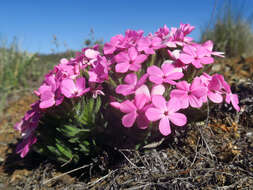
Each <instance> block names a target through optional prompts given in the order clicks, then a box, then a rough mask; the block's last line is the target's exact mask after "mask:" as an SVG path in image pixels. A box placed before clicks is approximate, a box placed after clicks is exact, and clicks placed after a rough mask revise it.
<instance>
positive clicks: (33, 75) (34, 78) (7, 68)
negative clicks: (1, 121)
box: [0, 38, 74, 117]
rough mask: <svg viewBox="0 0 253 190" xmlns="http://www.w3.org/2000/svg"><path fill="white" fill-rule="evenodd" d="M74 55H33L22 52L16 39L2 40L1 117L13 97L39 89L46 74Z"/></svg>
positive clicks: (0, 65) (70, 53) (0, 75)
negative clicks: (63, 59)
mask: <svg viewBox="0 0 253 190" xmlns="http://www.w3.org/2000/svg"><path fill="white" fill-rule="evenodd" d="M73 55H74V52H73V51H67V52H65V53H58V54H50V55H43V54H31V53H27V52H25V51H22V50H21V48H20V47H19V45H18V40H17V39H16V38H14V39H13V40H12V41H11V42H8V40H5V39H2V38H0V97H1V98H0V117H1V116H3V109H4V108H5V107H6V106H7V103H8V101H9V100H10V98H11V97H13V96H14V95H15V94H19V93H20V94H24V93H25V92H27V91H32V90H33V89H34V88H37V87H38V84H39V83H41V82H42V80H43V77H44V74H46V73H47V72H48V71H49V70H50V69H52V68H53V66H54V65H55V64H56V63H57V62H58V61H59V60H60V59H61V58H63V57H66V58H69V57H71V56H73Z"/></svg>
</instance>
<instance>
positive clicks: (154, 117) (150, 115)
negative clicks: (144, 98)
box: [145, 108, 163, 121]
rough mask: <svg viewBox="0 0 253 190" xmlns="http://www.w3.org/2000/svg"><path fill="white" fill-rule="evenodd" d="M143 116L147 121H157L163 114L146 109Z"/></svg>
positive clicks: (155, 109)
mask: <svg viewBox="0 0 253 190" xmlns="http://www.w3.org/2000/svg"><path fill="white" fill-rule="evenodd" d="M145 115H146V116H147V118H148V120H149V121H157V120H159V119H161V118H162V116H163V113H162V112H161V110H159V109H157V108H148V109H147V111H146V112H145Z"/></svg>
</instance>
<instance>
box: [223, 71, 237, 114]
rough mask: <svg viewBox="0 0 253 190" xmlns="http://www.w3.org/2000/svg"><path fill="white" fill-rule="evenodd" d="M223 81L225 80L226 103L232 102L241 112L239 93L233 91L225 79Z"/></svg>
mask: <svg viewBox="0 0 253 190" xmlns="http://www.w3.org/2000/svg"><path fill="white" fill-rule="evenodd" d="M221 77H222V76H221ZM222 78H223V77H222ZM222 82H223V88H224V90H225V94H226V98H225V101H226V103H228V104H230V103H231V104H232V106H233V107H234V108H235V110H236V111H238V112H239V111H240V107H239V98H238V95H237V94H233V93H232V91H231V88H230V86H229V84H228V83H227V82H226V81H225V80H223V81H222Z"/></svg>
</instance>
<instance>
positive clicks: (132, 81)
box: [116, 73, 148, 96]
mask: <svg viewBox="0 0 253 190" xmlns="http://www.w3.org/2000/svg"><path fill="white" fill-rule="evenodd" d="M147 78H148V74H144V75H143V76H142V77H141V78H140V80H138V78H137V75H136V74H135V73H130V74H128V75H127V76H126V77H125V78H124V82H125V83H126V84H120V85H118V86H117V88H116V93H118V94H122V95H124V96H127V95H130V94H133V93H134V92H135V90H136V89H137V88H139V87H140V86H141V85H143V84H144V83H145V82H146V80H147Z"/></svg>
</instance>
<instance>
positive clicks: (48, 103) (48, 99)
mask: <svg viewBox="0 0 253 190" xmlns="http://www.w3.org/2000/svg"><path fill="white" fill-rule="evenodd" d="M38 92H39V95H40V108H41V109H46V108H50V107H52V106H53V105H55V92H54V91H53V90H52V88H51V86H49V85H47V84H43V85H41V86H40V88H39V89H38Z"/></svg>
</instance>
